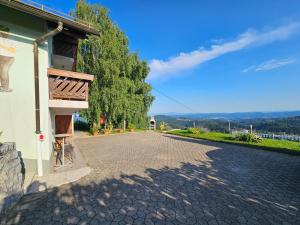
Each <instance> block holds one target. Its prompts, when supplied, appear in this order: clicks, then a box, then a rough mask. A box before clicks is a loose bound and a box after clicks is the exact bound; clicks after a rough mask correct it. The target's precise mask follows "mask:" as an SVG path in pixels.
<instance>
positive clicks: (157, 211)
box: [1, 137, 300, 224]
mask: <svg viewBox="0 0 300 225" xmlns="http://www.w3.org/2000/svg"><path fill="white" fill-rule="evenodd" d="M172 138H173V137H172ZM176 138H180V137H176ZM184 139H185V141H191V142H193V143H199V140H192V139H186V138H184ZM200 142H203V141H201V140H200ZM210 144H211V145H214V144H213V143H210ZM215 147H216V149H215V150H212V151H209V152H207V153H206V155H207V157H208V158H209V160H207V161H205V162H203V161H198V162H197V163H195V164H191V163H182V164H181V166H180V167H177V168H169V167H164V168H161V169H153V168H148V169H146V170H145V173H146V176H140V175H128V174H123V175H121V177H120V178H111V179H106V180H100V179H99V180H98V179H97V172H93V174H91V175H90V176H89V177H86V178H83V180H81V181H79V182H77V183H73V184H70V185H65V186H62V187H60V188H54V189H51V190H48V191H46V192H41V193H36V194H32V195H27V196H25V197H23V198H22V200H21V201H20V203H19V204H18V205H17V206H16V207H15V208H14V209H13V210H11V212H9V213H8V214H7V215H6V216H5V217H4V218H2V221H1V222H2V223H1V224H284V222H286V223H290V224H300V214H299V209H300V173H299V171H300V160H299V159H300V158H299V157H298V158H295V157H293V156H288V155H287V156H286V155H284V156H282V157H283V158H281V159H278V157H272V156H270V155H271V153H270V152H267V153H269V154H262V155H258V156H257V154H256V156H255V157H265V158H266V161H265V160H263V161H260V162H259V163H260V165H259V164H256V162H255V161H256V160H255V158H252V160H247V159H249V157H250V158H251V157H254V155H253V152H252V153H251V151H250V152H249V154H244V153H245V151H236V150H235V149H233V150H231V149H225V148H222V145H218V144H217V145H216V146H215ZM241 152H242V153H241ZM277 156H278V155H277ZM262 162H265V164H264V165H262V164H261V163H262ZM279 163H281V164H279Z"/></svg>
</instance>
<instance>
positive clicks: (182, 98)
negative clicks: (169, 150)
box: [39, 0, 300, 114]
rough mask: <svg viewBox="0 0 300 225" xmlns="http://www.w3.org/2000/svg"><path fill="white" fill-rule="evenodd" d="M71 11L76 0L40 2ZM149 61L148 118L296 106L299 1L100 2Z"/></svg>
mask: <svg viewBox="0 0 300 225" xmlns="http://www.w3.org/2000/svg"><path fill="white" fill-rule="evenodd" d="M39 2H41V3H44V4H46V5H48V6H51V7H53V8H56V9H58V10H61V11H64V12H68V11H69V9H71V8H73V7H74V5H75V2H76V1H75V0H68V1H60V0H39ZM89 2H94V3H95V2H98V3H100V4H102V5H104V6H106V7H108V8H109V9H110V15H111V17H112V19H113V21H115V22H116V23H117V24H118V25H119V27H120V28H121V29H122V30H123V31H124V32H125V33H126V35H127V36H128V38H129V41H130V49H131V50H132V51H138V52H139V55H140V57H141V58H142V59H144V60H146V61H148V63H149V65H150V68H151V72H150V75H149V78H148V82H150V83H151V84H152V85H153V86H154V88H155V89H157V90H159V91H161V92H163V93H165V94H166V95H168V96H170V97H172V98H174V99H176V100H177V101H179V102H182V103H183V104H184V105H186V106H188V108H189V109H188V108H187V107H184V106H183V105H182V104H178V103H176V102H175V101H171V100H170V99H168V98H166V97H165V96H163V95H161V94H159V93H158V92H156V91H155V90H154V91H153V95H155V97H156V100H155V102H154V104H153V106H152V108H151V112H150V113H151V114H157V113H167V112H187V113H190V112H191V110H192V112H244V111H280V110H297V109H298V110H299V109H300V100H299V96H300V73H299V72H300V2H299V0H276V1H274V0H261V1H253V0H243V1H238V0H236V1H234V0H227V1H219V0H209V1H208V0H207V1H197V0H195V1H191V0H186V1H179V0H178V1H176V0H173V1H171V0H164V1H161V0H151V1H148V0H144V1H142V0H127V1H123V0H118V1H112V0H110V1H109V0H103V1H100V0H99V1H96V0H94V1H89Z"/></svg>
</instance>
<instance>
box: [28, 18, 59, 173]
mask: <svg viewBox="0 0 300 225" xmlns="http://www.w3.org/2000/svg"><path fill="white" fill-rule="evenodd" d="M62 30H63V23H62V22H58V26H57V28H55V29H54V30H52V31H49V32H48V33H46V34H44V35H42V36H40V37H38V38H37V39H35V40H34V42H33V54H34V90H35V133H36V141H37V168H38V175H39V176H43V167H42V154H41V149H40V143H39V140H38V135H39V134H40V133H41V122H40V121H41V120H40V84H39V45H41V44H42V43H43V42H44V41H45V40H47V38H49V37H52V36H55V35H56V34H58V33H60V32H61V31H62Z"/></svg>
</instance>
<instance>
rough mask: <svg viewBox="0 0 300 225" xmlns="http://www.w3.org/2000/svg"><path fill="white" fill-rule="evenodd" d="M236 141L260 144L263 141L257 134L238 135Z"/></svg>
mask: <svg viewBox="0 0 300 225" xmlns="http://www.w3.org/2000/svg"><path fill="white" fill-rule="evenodd" d="M235 140H237V141H243V142H254V143H259V142H261V141H262V138H261V137H260V136H258V135H256V134H237V135H236V136H235Z"/></svg>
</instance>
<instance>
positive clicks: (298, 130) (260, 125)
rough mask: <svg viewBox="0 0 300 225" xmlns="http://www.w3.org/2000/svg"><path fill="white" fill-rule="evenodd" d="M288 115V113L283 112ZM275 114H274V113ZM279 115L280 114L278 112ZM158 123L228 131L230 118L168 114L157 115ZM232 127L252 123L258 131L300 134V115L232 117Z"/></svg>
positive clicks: (242, 127)
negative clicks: (195, 117)
mask: <svg viewBox="0 0 300 225" xmlns="http://www.w3.org/2000/svg"><path fill="white" fill-rule="evenodd" d="M282 115H286V114H282ZM273 116H274V115H273ZM277 116H279V115H278V114H277ZM155 119H156V121H157V124H159V123H160V122H161V121H164V122H166V123H168V125H169V127H170V128H172V129H184V128H187V127H192V126H193V125H194V123H195V125H196V126H199V127H205V128H207V129H209V130H211V131H218V132H228V119H193V118H186V117H182V116H180V117H176V116H167V115H157V116H155ZM230 121H231V122H230V123H231V129H249V126H250V124H252V125H253V129H254V130H256V131H257V132H264V133H268V132H272V133H287V134H298V135H300V116H295V117H281V118H276V117H272V118H251V119H240V118H236V119H230Z"/></svg>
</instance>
